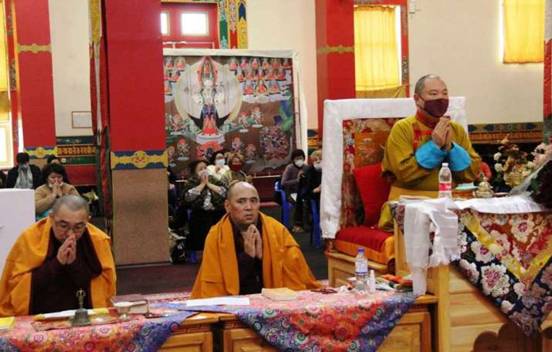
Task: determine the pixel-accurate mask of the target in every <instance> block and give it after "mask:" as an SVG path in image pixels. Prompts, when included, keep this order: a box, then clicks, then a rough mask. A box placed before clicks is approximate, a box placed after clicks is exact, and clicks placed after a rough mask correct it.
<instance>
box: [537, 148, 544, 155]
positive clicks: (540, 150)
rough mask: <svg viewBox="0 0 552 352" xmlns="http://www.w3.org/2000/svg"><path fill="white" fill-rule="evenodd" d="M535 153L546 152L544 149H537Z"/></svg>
mask: <svg viewBox="0 0 552 352" xmlns="http://www.w3.org/2000/svg"><path fill="white" fill-rule="evenodd" d="M534 153H535V154H545V153H546V150H544V149H543V148H538V149H535V151H534Z"/></svg>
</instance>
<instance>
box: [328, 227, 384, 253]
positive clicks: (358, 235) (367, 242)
mask: <svg viewBox="0 0 552 352" xmlns="http://www.w3.org/2000/svg"><path fill="white" fill-rule="evenodd" d="M391 236H393V234H392V233H389V232H385V231H382V230H380V229H378V228H377V227H368V226H355V227H346V228H344V229H341V230H339V232H338V233H337V235H336V236H335V239H336V240H340V241H347V242H351V243H355V244H359V245H361V246H364V247H368V248H370V249H373V250H375V251H381V249H382V247H383V243H384V242H385V240H386V239H388V238H389V237H391Z"/></svg>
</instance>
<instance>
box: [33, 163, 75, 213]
mask: <svg viewBox="0 0 552 352" xmlns="http://www.w3.org/2000/svg"><path fill="white" fill-rule="evenodd" d="M66 176H67V175H66V172H65V168H64V167H63V166H62V165H61V164H56V163H52V164H47V165H46V166H45V167H44V170H43V175H42V177H43V179H44V180H45V182H46V183H45V184H43V185H42V186H40V187H38V188H37V189H36V191H35V213H36V219H37V220H40V219H42V218H44V217H46V216H47V215H48V214H49V213H50V210H51V209H52V207H53V206H54V203H55V201H56V199H58V198H60V197H62V196H65V195H68V194H74V195H79V192H78V191H77V189H76V188H75V187H73V186H72V185H70V184H68V183H65V182H63V180H64V179H65V177H66Z"/></svg>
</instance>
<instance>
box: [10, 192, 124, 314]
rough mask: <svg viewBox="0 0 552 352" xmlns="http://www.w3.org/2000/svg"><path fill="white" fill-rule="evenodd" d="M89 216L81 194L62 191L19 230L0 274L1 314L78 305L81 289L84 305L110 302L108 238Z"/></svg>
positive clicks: (112, 279)
mask: <svg viewBox="0 0 552 352" xmlns="http://www.w3.org/2000/svg"><path fill="white" fill-rule="evenodd" d="M88 219H89V213H88V204H87V202H86V200H84V199H83V198H81V197H80V196H77V195H67V196H64V197H61V198H59V199H58V200H57V201H56V203H55V204H54V207H53V208H52V212H51V213H50V215H49V216H48V217H47V218H44V219H42V220H40V221H39V222H37V223H35V224H34V225H32V226H31V227H29V228H28V229H26V230H25V231H24V232H23V233H22V234H21V236H19V238H18V239H17V241H16V242H15V244H14V245H13V247H12V249H11V251H10V253H9V255H8V258H7V259H6V263H5V265H4V272H3V274H2V279H1V280H0V316H11V315H28V314H38V313H49V312H54V311H61V310H67V309H76V308H79V303H78V298H77V297H76V292H77V291H78V290H80V289H82V290H83V291H84V292H85V294H86V296H85V299H84V306H85V308H99V307H107V306H109V305H110V298H111V297H112V296H114V295H115V280H116V279H115V264H114V262H113V256H112V254H111V246H110V239H109V237H108V236H107V235H106V234H105V233H103V232H102V231H101V230H100V229H98V228H96V227H95V226H93V225H91V224H89V223H88Z"/></svg>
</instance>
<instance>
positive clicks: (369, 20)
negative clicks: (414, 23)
mask: <svg viewBox="0 0 552 352" xmlns="http://www.w3.org/2000/svg"><path fill="white" fill-rule="evenodd" d="M400 26H401V7H400V6H395V5H393V6H391V5H357V6H355V9H354V27H355V29H354V32H355V33H354V35H355V85H356V91H357V97H384V96H387V97H397V96H404V95H405V91H404V88H403V85H402V83H401V82H402V77H401V27H400Z"/></svg>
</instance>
